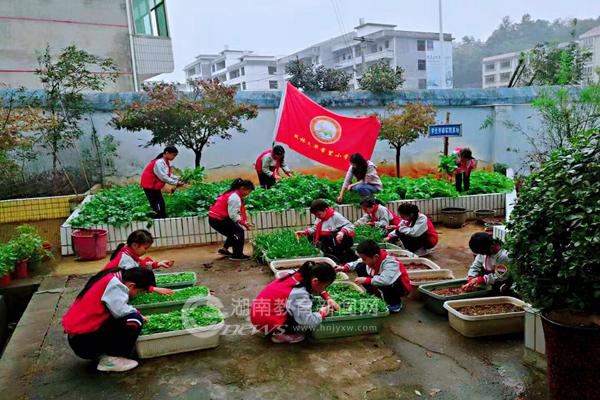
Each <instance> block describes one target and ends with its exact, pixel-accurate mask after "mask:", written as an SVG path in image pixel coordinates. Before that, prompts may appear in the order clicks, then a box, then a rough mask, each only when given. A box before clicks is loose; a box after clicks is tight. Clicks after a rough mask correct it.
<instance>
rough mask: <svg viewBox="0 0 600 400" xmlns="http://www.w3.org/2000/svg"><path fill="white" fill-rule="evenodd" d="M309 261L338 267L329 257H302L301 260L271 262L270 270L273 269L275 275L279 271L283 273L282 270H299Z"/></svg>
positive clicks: (291, 259)
mask: <svg viewBox="0 0 600 400" xmlns="http://www.w3.org/2000/svg"><path fill="white" fill-rule="evenodd" d="M307 261H314V262H322V263H326V264H329V265H331V266H332V267H335V266H336V264H335V261H333V260H332V259H331V258H329V257H301V258H290V259H286V260H274V261H271V262H270V263H269V268H271V271H273V273H274V274H275V273H277V272H278V271H282V270H286V271H289V270H295V269H298V268H300V267H301V266H302V264H304V263H305V262H307Z"/></svg>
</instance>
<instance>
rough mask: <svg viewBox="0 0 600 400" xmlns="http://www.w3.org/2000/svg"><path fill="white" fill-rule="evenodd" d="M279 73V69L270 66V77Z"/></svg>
mask: <svg viewBox="0 0 600 400" xmlns="http://www.w3.org/2000/svg"><path fill="white" fill-rule="evenodd" d="M276 73H277V67H273V66H269V75H275V74H276Z"/></svg>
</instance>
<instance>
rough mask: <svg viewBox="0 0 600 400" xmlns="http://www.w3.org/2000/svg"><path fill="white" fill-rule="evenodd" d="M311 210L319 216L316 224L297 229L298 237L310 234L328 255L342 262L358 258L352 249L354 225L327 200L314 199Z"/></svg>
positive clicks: (314, 241) (311, 238) (316, 244)
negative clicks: (300, 229)
mask: <svg viewBox="0 0 600 400" xmlns="http://www.w3.org/2000/svg"><path fill="white" fill-rule="evenodd" d="M310 212H311V214H313V215H314V216H315V217H316V218H317V219H316V220H315V226H314V227H312V226H311V227H309V228H307V229H305V230H303V231H296V237H300V236H309V237H310V240H312V241H313V243H314V244H315V246H318V247H319V248H320V249H321V250H322V251H323V253H325V255H326V256H333V257H334V258H337V259H338V260H339V262H340V263H345V262H348V261H352V260H354V259H356V256H355V255H354V252H353V251H352V245H353V244H354V239H353V237H354V225H352V223H351V222H350V221H348V220H347V219H346V217H344V216H343V215H342V214H340V213H339V212H337V211H335V210H334V209H333V208H331V207H329V205H328V204H327V202H326V201H325V200H321V199H317V200H314V201H313V202H312V203H311V205H310Z"/></svg>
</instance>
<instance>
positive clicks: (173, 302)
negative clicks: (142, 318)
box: [130, 286, 209, 315]
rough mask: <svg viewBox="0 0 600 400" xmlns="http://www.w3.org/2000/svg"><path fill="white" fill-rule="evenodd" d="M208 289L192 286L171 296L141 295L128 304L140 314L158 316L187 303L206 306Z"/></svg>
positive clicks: (178, 308) (177, 290)
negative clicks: (191, 302)
mask: <svg viewBox="0 0 600 400" xmlns="http://www.w3.org/2000/svg"><path fill="white" fill-rule="evenodd" d="M208 296H209V292H208V288H207V287H205V286H192V287H188V288H184V289H176V290H175V293H174V294H173V295H170V296H167V295H162V294H159V293H143V294H139V295H137V296H134V297H132V298H131V301H130V304H131V305H132V306H134V307H135V308H137V309H138V311H140V312H141V313H142V314H144V315H146V314H158V313H166V312H169V311H177V310H181V308H182V307H183V306H184V304H185V303H186V302H188V301H193V302H194V304H195V305H202V304H206V302H207V301H208Z"/></svg>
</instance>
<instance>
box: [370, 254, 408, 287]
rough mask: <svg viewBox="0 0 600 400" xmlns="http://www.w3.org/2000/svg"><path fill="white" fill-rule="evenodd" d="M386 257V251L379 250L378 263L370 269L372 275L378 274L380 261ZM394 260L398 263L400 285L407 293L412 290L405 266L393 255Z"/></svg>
mask: <svg viewBox="0 0 600 400" xmlns="http://www.w3.org/2000/svg"><path fill="white" fill-rule="evenodd" d="M387 257H388V255H387V251H385V250H380V251H379V263H377V265H375V268H373V269H371V271H373V275H372V277H373V276H375V275H378V274H379V268H381V263H382V262H383V260H385V259H386V258H387ZM394 260H395V261H396V262H397V263H398V267H399V269H400V280H401V281H402V286H404V288H405V289H406V291H407V292H408V293H410V292H411V290H412V286H411V285H410V278H409V276H408V273H407V272H406V268H405V267H404V264H402V261H400V259H399V258H398V257H394ZM368 270H369V268H367V271H368Z"/></svg>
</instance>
